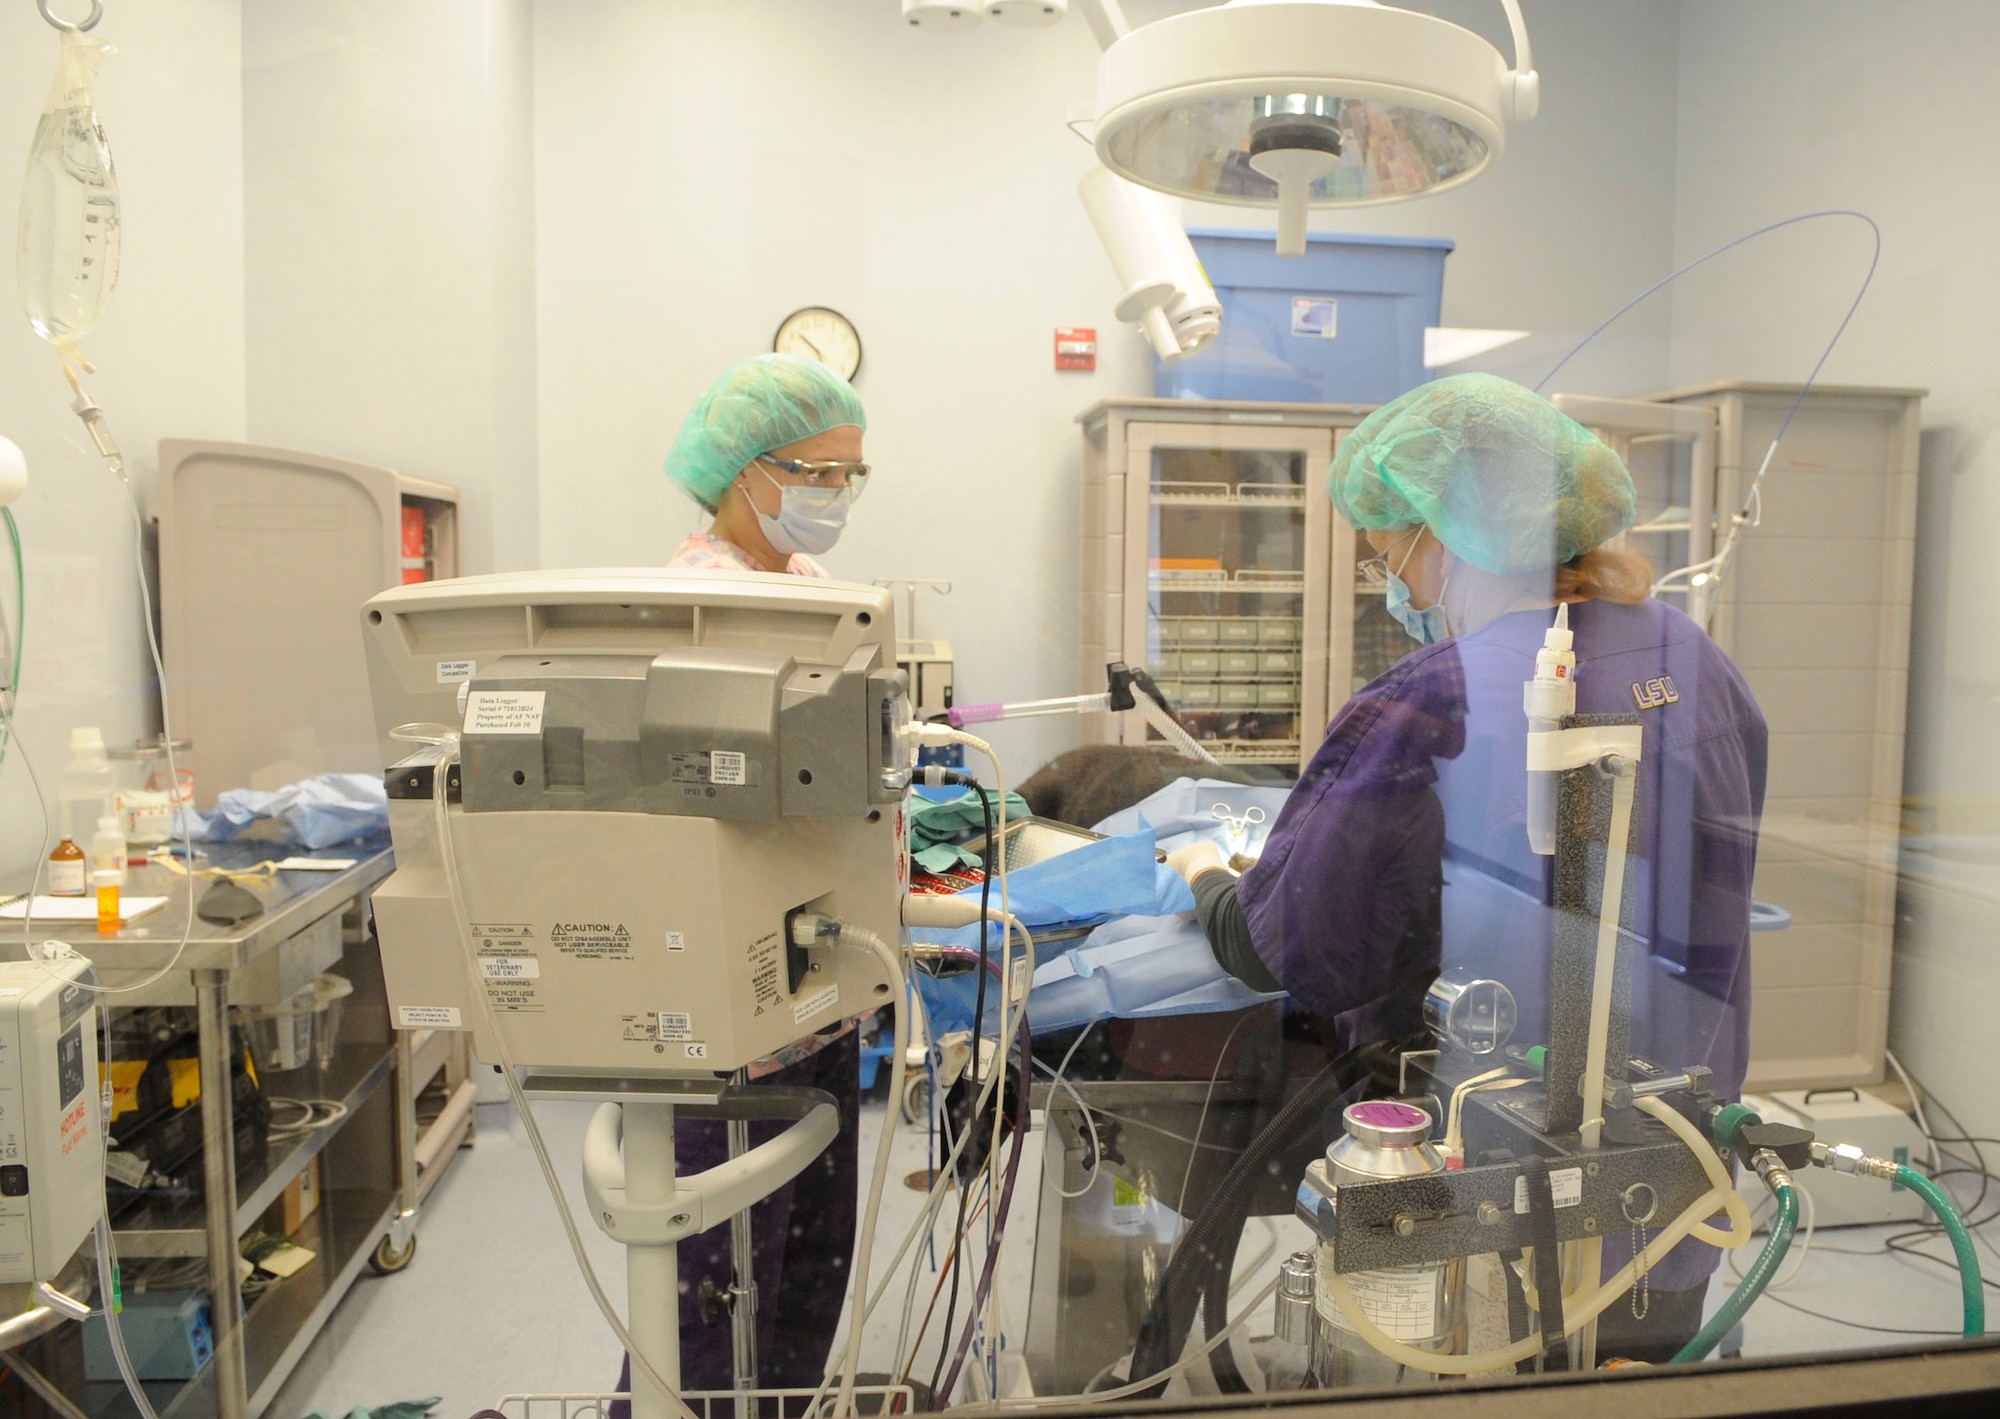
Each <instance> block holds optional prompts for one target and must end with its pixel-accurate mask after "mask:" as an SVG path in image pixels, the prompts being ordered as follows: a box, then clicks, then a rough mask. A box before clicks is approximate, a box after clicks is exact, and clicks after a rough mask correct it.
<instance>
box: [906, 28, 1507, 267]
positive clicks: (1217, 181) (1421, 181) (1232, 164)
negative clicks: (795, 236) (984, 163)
mask: <svg viewBox="0 0 2000 1419" xmlns="http://www.w3.org/2000/svg"><path fill="white" fill-rule="evenodd" d="M1501 5H1502V6H1503V8H1504V9H1505V10H1506V13H1507V20H1508V24H1509V27H1510V28H1511V30H1512V33H1513V46H1514V55H1515V62H1514V66H1513V67H1512V68H1510V67H1508V65H1507V62H1506V61H1505V60H1504V59H1503V58H1502V57H1501V55H1500V52H1499V51H1498V50H1497V49H1495V48H1494V47H1493V46H1492V45H1491V44H1489V43H1487V42H1486V41H1485V40H1484V39H1482V38H1480V37H1479V36H1478V35H1476V34H1474V33H1472V32H1471V31H1470V30H1467V29H1463V28H1461V27H1459V26H1457V25H1454V24H1451V23H1449V22H1447V21H1444V20H1440V19H1437V18H1435V17H1433V16H1430V15H1422V14H1418V13H1416V12H1414V11H1411V10H1403V9H1398V8H1396V7H1395V6H1392V5H1384V4H1380V3H1378V0H1229V3H1227V4H1224V5H1219V6H1214V7H1211V8H1208V9H1201V10H1192V11H1189V12H1187V13H1185V14H1181V15H1175V16H1173V17H1171V18H1168V19H1164V20H1160V21H1157V22H1156V23H1153V24H1150V25H1143V26H1140V27H1138V28H1135V29H1124V28H1123V26H1122V25H1121V26H1119V27H1118V28H1119V29H1121V30H1123V32H1122V33H1119V34H1118V37H1117V38H1116V40H1115V42H1113V43H1112V44H1110V46H1109V47H1108V48H1107V49H1106V50H1105V52H1104V55H1103V58H1102V59H1101V60H1100V61H1099V64H1098V71H1097V119H1096V125H1095V128H1094V131H1093V138H1094V141H1095V144H1096V148H1097V155H1098V158H1099V160H1100V161H1101V162H1103V163H1104V165H1105V166H1106V167H1108V168H1110V169H1111V170H1112V171H1113V172H1115V173H1117V174H1118V175H1119V176H1121V177H1124V178H1127V179H1129V180H1130V181H1133V182H1136V183H1139V184H1141V185H1142V186H1145V187H1150V188H1154V189H1156V190H1158V191H1160V192H1165V193H1169V194H1172V195H1174V196H1179V197H1187V198H1193V199H1194V200H1196V201H1201V202H1224V203H1231V204H1234V205H1237V206H1247V207H1270V206H1275V207H1277V209H1278V250H1279V252H1280V253H1281V254H1283V255H1292V256H1296V255H1300V254H1302V253H1303V252H1304V250H1305V232H1306V213H1307V211H1308V210H1309V209H1310V208H1313V207H1357V206H1366V205H1371V204H1375V203H1383V202H1397V201H1402V200H1405V199H1407V198H1412V197H1425V196H1429V195H1430V194H1432V193H1435V192H1443V191H1445V190H1447V189H1449V188H1452V187H1456V186H1458V185H1459V184H1460V183H1463V182H1467V181H1469V180H1470V179H1472V178H1473V177H1476V176H1477V175H1478V174H1480V173H1481V172H1483V171H1485V170H1486V168H1488V167H1489V166H1491V165H1492V163H1493V162H1494V160H1495V159H1497V158H1498V157H1499V156H1500V153H1501V150H1502V148H1503V147H1504V146H1505V141H1506V128H1507V123H1508V122H1509V121H1510V120H1511V121H1514V122H1522V121H1525V120H1527V119H1530V118H1533V117H1534V116H1535V112H1536V109H1537V107H1538V106H1539V95H1540V80H1539V78H1538V76H1537V75H1536V73H1535V71H1534V67H1533V59H1532V56H1531V54H1530V51H1529V46H1528V32H1527V27H1526V25H1525V24H1524V22H1523V21H1522V18H1521V9H1520V4H1519V0H1501ZM1106 8H1107V9H1110V8H1112V7H1109V6H1107V7H1106ZM906 9H907V0H906ZM1113 13H1116V12H1115V10H1114V11H1113Z"/></svg>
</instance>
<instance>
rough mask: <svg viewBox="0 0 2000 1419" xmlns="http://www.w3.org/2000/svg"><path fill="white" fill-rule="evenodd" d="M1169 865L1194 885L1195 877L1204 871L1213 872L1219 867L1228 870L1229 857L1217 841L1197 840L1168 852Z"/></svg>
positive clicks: (1189, 883) (1190, 884)
mask: <svg viewBox="0 0 2000 1419" xmlns="http://www.w3.org/2000/svg"><path fill="white" fill-rule="evenodd" d="M1167 866H1169V867H1171V868H1173V870H1174V871H1176V872H1178V873H1180V874H1181V876H1183V877H1185V878H1186V879H1187V881H1188V885H1189V886H1193V885H1194V879H1195V878H1197V877H1199V876H1201V874H1202V873H1204V872H1212V871H1214V870H1216V869H1217V868H1221V869H1224V870H1227V868H1228V866H1229V859H1228V857H1227V856H1226V855H1225V854H1224V853H1223V851H1222V849H1221V848H1220V847H1219V846H1217V845H1216V844H1215V843H1203V842H1197V843H1189V844H1188V845H1187V846H1186V847H1183V848H1176V849H1174V850H1173V851H1172V852H1170V853H1168V854H1167Z"/></svg>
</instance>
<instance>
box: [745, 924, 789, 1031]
mask: <svg viewBox="0 0 2000 1419" xmlns="http://www.w3.org/2000/svg"><path fill="white" fill-rule="evenodd" d="M780 956H781V952H780V949H779V939H778V933H777V932H775V931H773V932H771V933H769V934H768V935H765V936H761V937H759V938H758V939H757V940H755V941H753V942H751V943H750V990H751V993H752V994H754V995H755V996H756V997H757V1008H756V1009H755V1010H753V1011H752V1012H751V1014H752V1015H762V1014H763V1013H764V1011H765V1010H766V1009H767V1008H768V1009H771V1010H776V1009H777V1008H778V1006H779V1005H780V1004H781V1003H782V1002H783V1000H784V994H783V992H782V991H780V990H779V989H778V980H779V973H780V972H779V965H778V962H779V959H780Z"/></svg>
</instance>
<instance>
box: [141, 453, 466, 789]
mask: <svg viewBox="0 0 2000 1419" xmlns="http://www.w3.org/2000/svg"><path fill="white" fill-rule="evenodd" d="M152 512H153V516H154V518H155V519H157V520H158V522H159V525H160V628H161V649H162V651H163V653H164V655H165V657H166V669H167V687H166V688H167V694H168V697H169V699H170V700H171V702H172V708H173V720H174V732H175V733H176V734H177V735H180V736H182V737H184V738H187V739H191V740H192V741H193V742H194V751H193V755H192V757H193V759H194V764H195V770H196V775H197V779H196V791H197V794H198V796H199V799H200V801H201V802H202V803H203V804H209V803H212V802H213V801H214V799H215V794H216V792H217V791H218V790H220V789H227V788H280V787H283V786H284V785H285V784H288V783H292V782H295V781H296V780H298V779H302V778H306V777H309V776H310V775H313V774H321V773H334V772H343V771H351V772H361V773H367V772H373V771H376V770H379V769H380V768H381V767H382V764H381V754H380V751H379V749H378V748H377V745H376V739H375V721H374V718H373V715H372V714H371V712H370V710H369V706H368V672H367V667H366V666H365V665H364V664H363V663H362V654H361V621H360V609H361V604H362V603H363V602H364V601H366V600H367V599H368V598H369V597H371V596H373V595H375V594H376V593H377V592H379V591H385V590H387V589H388V588H389V587H392V586H397V585H400V584H402V583H404V582H411V581H432V580H436V579H439V578H444V577H454V576H457V575H458V490H457V489H456V488H454V487H452V486H451V485H450V484H447V483H437V482H432V481H431V480H429V479H425V478H415V477H411V476H410V475H409V474H406V473H398V472H396V471H394V470H393V469H388V468H373V467H369V466H367V465H365V464H360V463H350V462H347V461H346V460H344V459H338V458H328V457H325V456H324V455H321V454H314V453H298V452H294V451H291V450H288V449H279V448H264V447H260V446H258V445H255V444H240V443H216V442H209V441H205V440H196V439H164V440H162V441H161V443H160V486H159V490H158V491H157V492H156V493H155V494H154V495H153V500H152ZM246 647H248V649H246Z"/></svg>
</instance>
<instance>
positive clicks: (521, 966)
mask: <svg viewBox="0 0 2000 1419" xmlns="http://www.w3.org/2000/svg"><path fill="white" fill-rule="evenodd" d="M479 973H480V974H481V975H483V976H485V977H486V979H488V980H490V981H495V980H540V979H541V978H542V963H541V962H540V961H538V960H536V959H535V958H534V957H533V956H481V957H480V958H479Z"/></svg>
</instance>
